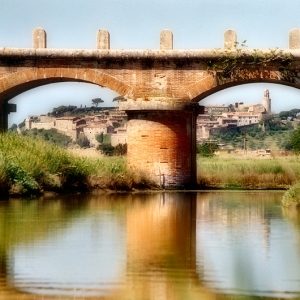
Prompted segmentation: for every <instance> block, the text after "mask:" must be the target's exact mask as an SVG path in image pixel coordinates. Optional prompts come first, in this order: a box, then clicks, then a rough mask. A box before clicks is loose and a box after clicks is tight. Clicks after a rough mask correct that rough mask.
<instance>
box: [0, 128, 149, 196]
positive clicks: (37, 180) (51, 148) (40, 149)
mask: <svg viewBox="0 0 300 300" xmlns="http://www.w3.org/2000/svg"><path fill="white" fill-rule="evenodd" d="M151 184H152V183H151V182H150V181H148V179H147V178H146V176H143V175H142V174H136V173H133V172H130V171H127V170H126V163H125V160H124V159H122V158H111V159H105V158H104V159H88V158H79V157H77V156H74V155H72V154H71V153H69V152H68V151H66V150H65V149H63V148H61V147H59V146H56V145H53V144H49V143H47V142H46V141H43V140H41V139H34V138H32V137H24V136H20V135H18V134H14V133H3V134H0V192H1V193H0V195H1V196H4V195H7V193H8V191H9V192H10V193H13V194H30V195H32V194H38V193H42V192H43V191H45V190H46V191H56V192H73V191H78V190H88V189H90V188H95V187H98V188H107V189H127V190H128V189H132V188H134V187H146V186H151Z"/></svg>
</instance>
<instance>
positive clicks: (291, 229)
mask: <svg viewBox="0 0 300 300" xmlns="http://www.w3.org/2000/svg"><path fill="white" fill-rule="evenodd" d="M281 196H282V192H199V193H187V192H186V193H185V192H183V193H174V192H170V193H148V194H147V193H144V194H143V193H140V194H139V193H138V194H98V195H97V194H92V195H81V196H74V195H73V196H69V197H57V198H54V199H43V198H41V199H31V200H24V199H11V200H10V201H9V202H3V203H1V204H0V224H1V227H0V228H1V229H0V299H1V297H2V298H3V299H137V300H141V299H158V300H159V299H170V300H173V299H210V298H212V299H235V298H236V299H241V298H242V299H243V298H245V299H247V298H249V296H253V297H265V298H272V299H274V298H291V297H294V298H296V297H298V296H300V244H299V237H300V213H298V212H297V211H295V210H292V211H289V210H287V211H285V210H283V209H282V207H281V205H280V200H281Z"/></svg>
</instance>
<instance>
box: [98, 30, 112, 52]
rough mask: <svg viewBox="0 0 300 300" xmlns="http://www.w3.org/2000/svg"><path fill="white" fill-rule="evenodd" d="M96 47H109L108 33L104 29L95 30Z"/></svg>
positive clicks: (101, 48) (103, 48)
mask: <svg viewBox="0 0 300 300" xmlns="http://www.w3.org/2000/svg"><path fill="white" fill-rule="evenodd" d="M97 49H99V50H109V49H110V34H109V32H108V31H107V30H106V29H100V30H98V31H97Z"/></svg>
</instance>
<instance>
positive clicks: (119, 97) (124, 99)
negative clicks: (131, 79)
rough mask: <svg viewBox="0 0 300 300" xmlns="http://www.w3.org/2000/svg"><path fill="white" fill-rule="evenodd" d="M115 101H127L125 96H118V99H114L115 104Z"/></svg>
mask: <svg viewBox="0 0 300 300" xmlns="http://www.w3.org/2000/svg"><path fill="white" fill-rule="evenodd" d="M115 101H126V98H125V97H123V96H117V97H115V98H113V102H115Z"/></svg>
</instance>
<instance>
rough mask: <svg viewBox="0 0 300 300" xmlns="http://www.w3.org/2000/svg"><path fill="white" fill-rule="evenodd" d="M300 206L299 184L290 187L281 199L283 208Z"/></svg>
mask: <svg viewBox="0 0 300 300" xmlns="http://www.w3.org/2000/svg"><path fill="white" fill-rule="evenodd" d="M299 204H300V182H297V183H295V184H294V185H293V186H291V187H290V188H289V189H288V190H287V191H286V192H285V194H284V195H283V197H282V205H283V206H284V207H290V206H298V205H299Z"/></svg>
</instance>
